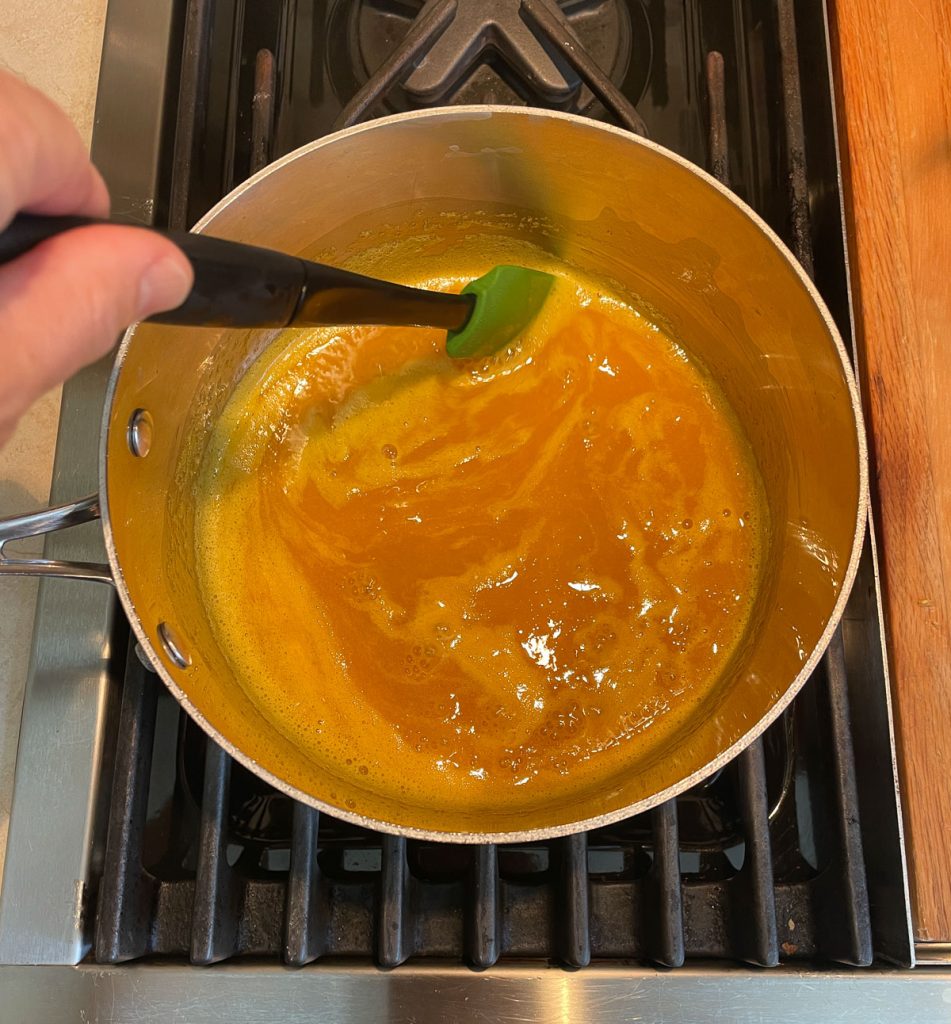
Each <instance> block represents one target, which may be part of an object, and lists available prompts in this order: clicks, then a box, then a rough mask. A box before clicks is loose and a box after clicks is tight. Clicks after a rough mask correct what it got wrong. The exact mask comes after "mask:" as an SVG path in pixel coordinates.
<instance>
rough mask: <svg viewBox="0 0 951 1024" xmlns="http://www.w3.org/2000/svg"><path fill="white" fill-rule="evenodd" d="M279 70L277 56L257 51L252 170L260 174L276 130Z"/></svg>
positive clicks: (269, 156) (252, 101)
mask: <svg viewBox="0 0 951 1024" xmlns="http://www.w3.org/2000/svg"><path fill="white" fill-rule="evenodd" d="M276 89H277V70H276V65H275V63H274V54H273V53H271V51H270V50H258V53H257V56H256V57H255V60H254V96H253V97H252V99H251V162H250V171H251V173H252V174H255V173H257V172H258V171H260V170H261V168H262V167H266V166H267V165H268V163H269V162H270V159H271V133H272V131H273V128H274V94H275V90H276Z"/></svg>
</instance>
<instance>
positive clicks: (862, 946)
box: [817, 629, 873, 967]
mask: <svg viewBox="0 0 951 1024" xmlns="http://www.w3.org/2000/svg"><path fill="white" fill-rule="evenodd" d="M823 661H824V665H825V670H826V674H827V676H828V694H829V717H830V722H831V725H832V737H833V742H832V761H833V772H834V779H835V785H834V786H833V787H832V788H833V793H834V800H835V830H836V833H837V836H836V838H837V840H838V844H837V845H838V847H839V856H838V859H837V862H836V865H835V868H834V869H833V870H830V871H829V872H827V873H826V874H825V875H823V876H822V877H820V878H819V879H818V882H817V892H818V893H819V895H820V897H821V907H822V911H821V913H820V921H821V924H822V927H821V929H820V932H819V934H820V936H821V938H822V943H821V948H822V951H823V953H825V955H826V956H828V957H829V958H830V959H832V960H839V961H841V962H842V963H847V964H855V965H856V966H858V967H865V966H867V965H868V964H870V963H871V962H872V959H873V953H872V922H871V911H870V908H869V900H868V886H867V882H866V878H865V860H864V857H863V855H862V833H861V830H860V827H859V802H858V792H857V791H856V785H855V758H854V755H853V751H852V730H851V726H850V721H849V719H850V715H849V699H848V685H847V682H846V678H845V654H844V651H843V648H842V632H841V630H840V629H837V630H836V631H835V633H834V634H833V635H832V641H831V642H830V644H829V648H828V650H827V651H826V654H825V658H824V659H823Z"/></svg>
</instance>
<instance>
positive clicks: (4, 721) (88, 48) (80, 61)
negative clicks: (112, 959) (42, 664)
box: [0, 0, 106, 873]
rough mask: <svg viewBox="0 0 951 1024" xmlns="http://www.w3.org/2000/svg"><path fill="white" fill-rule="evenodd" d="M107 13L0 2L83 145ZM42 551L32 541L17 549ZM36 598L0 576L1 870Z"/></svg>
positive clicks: (13, 65)
mask: <svg viewBox="0 0 951 1024" xmlns="http://www.w3.org/2000/svg"><path fill="white" fill-rule="evenodd" d="M105 11H106V2H105V0H65V2H64V0H12V2H11V0H0V66H2V67H5V68H7V69H9V70H11V71H14V72H16V73H17V74H19V75H20V76H21V77H23V78H25V79H26V80H27V81H28V82H30V83H32V84H33V85H35V86H36V87H37V88H39V89H42V90H43V91H44V92H46V93H47V94H48V95H50V96H51V97H52V98H53V99H54V100H56V102H57V103H59V104H60V106H62V107H63V108H64V109H65V110H66V112H67V113H68V114H69V115H70V117H72V119H73V120H74V121H75V122H76V124H77V126H78V127H79V129H80V131H81V132H82V134H83V137H84V138H85V139H86V141H87V144H88V142H89V139H90V137H91V134H92V124H93V113H94V110H95V101H96V82H97V78H98V75H99V54H100V50H101V48H102V30H103V24H104V19H105ZM59 398H60V396H59V391H58V390H57V391H55V392H52V393H51V394H49V395H46V396H45V397H44V398H43V399H41V400H40V401H39V402H37V403H36V405H35V406H34V407H33V408H32V409H31V410H30V411H29V413H28V414H27V415H26V416H25V417H24V419H23V420H22V421H21V423H20V425H19V427H18V428H17V431H16V433H15V434H14V436H13V438H12V439H11V440H10V441H9V442H8V443H7V445H6V447H5V448H3V449H0V516H5V515H10V514H12V513H15V512H23V511H25V510H27V509H30V508H35V507H37V506H39V505H44V504H45V503H46V501H47V498H48V497H49V486H50V473H51V470H52V465H53V448H54V444H55V440H56V428H57V419H58V414H59ZM40 549H41V544H40V543H39V542H34V543H32V544H31V545H27V546H25V547H22V548H20V549H19V550H24V551H32V552H39V551H40ZM35 603H36V583H35V582H33V581H32V580H26V579H13V578H6V579H3V580H0V873H2V869H3V854H4V850H5V847H6V834H7V822H8V819H9V810H10V796H11V791H12V783H13V768H14V762H15V759H16V743H17V733H18V731H19V725H20V707H21V704H22V698H23V683H24V680H25V678H26V671H27V664H28V661H29V653H30V640H31V637H32V631H33V610H34V605H35Z"/></svg>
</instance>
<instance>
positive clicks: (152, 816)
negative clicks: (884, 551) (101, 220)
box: [0, 0, 942, 1021]
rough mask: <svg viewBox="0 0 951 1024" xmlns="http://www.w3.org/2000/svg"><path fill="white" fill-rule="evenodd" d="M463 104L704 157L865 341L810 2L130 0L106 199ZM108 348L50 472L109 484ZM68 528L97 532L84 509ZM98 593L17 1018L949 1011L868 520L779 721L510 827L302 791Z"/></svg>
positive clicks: (18, 800)
mask: <svg viewBox="0 0 951 1024" xmlns="http://www.w3.org/2000/svg"><path fill="white" fill-rule="evenodd" d="M455 103H516V104H526V105H530V106H538V107H547V108H552V109H558V110H568V111H572V112H574V113H578V114H581V115H583V116H587V117H592V118H596V119H600V120H604V121H607V122H609V123H612V124H616V125H619V126H621V127H623V128H626V129H628V130H630V131H632V132H635V133H637V134H640V135H644V136H647V137H649V138H651V139H653V140H654V141H655V142H657V143H660V144H661V145H663V146H667V147H669V148H670V149H673V150H675V151H677V152H678V153H680V154H682V155H683V156H685V157H686V158H688V159H690V160H691V161H693V162H695V163H697V164H699V165H701V166H703V167H706V168H707V169H708V170H710V171H711V173H713V174H715V175H716V176H717V177H719V178H720V179H721V180H722V181H724V182H726V183H727V184H729V186H730V187H731V188H733V189H734V191H736V192H737V194H738V195H740V196H741V198H743V199H744V200H746V201H747V202H748V203H749V204H750V205H751V206H753V207H754V208H755V209H756V210H757V211H758V212H759V213H760V214H761V215H762V216H763V217H764V218H765V219H766V221H767V222H768V223H769V224H770V225H771V226H772V227H773V228H774V229H775V230H776V231H777V232H778V233H779V234H780V236H781V237H783V238H784V239H785V240H786V241H787V243H788V244H789V245H790V247H791V248H792V249H793V251H794V252H795V254H796V256H797V257H798V258H799V260H800V261H801V262H802V264H803V265H804V267H805V268H806V270H807V271H808V272H809V273H810V274H811V275H812V276H813V277H814V279H815V281H816V283H817V285H818V286H819V288H820V291H821V292H822V294H823V296H824V298H825V299H826V302H827V304H828V305H829V308H830V309H831V311H832V313H833V315H834V317H835V319H836V321H837V323H838V326H839V329H840V331H841V333H842V335H843V337H844V338H845V339H846V340H847V342H848V341H849V339H850V338H851V322H850V308H849V292H848V277H847V268H846V262H845V255H844V253H845V248H844V236H843V224H842V214H841V205H840V198H841V196H840V177H839V165H838V154H837V141H836V131H835V121H834V113H833V103H832V98H831V82H830V64H829V51H828V37H827V24H826V12H825V5H824V0H559V2H556V0H350V2H346V0H324V2H319V0H273V2H269V3H256V4H244V3H243V2H241V0H184V2H180V0H154V2H153V3H151V4H148V5H142V4H137V3H134V2H133V0H112V2H111V3H110V5H109V11H108V19H107V25H106V35H105V43H104V49H103V60H102V70H101V77H100V88H99V98H98V104H97V110H96V129H95V134H94V140H93V158H94V160H95V162H96V163H97V165H98V166H99V167H100V169H101V170H102V171H103V173H104V175H105V177H106V180H107V181H108V183H109V185H110V189H111V192H112V195H113V200H114V203H113V206H114V214H115V215H116V216H117V217H121V218H123V219H125V220H128V221H130V222H139V223H156V224H166V225H171V226H173V227H183V226H187V225H188V224H191V223H193V222H194V221H195V220H197V219H198V218H199V216H201V214H203V213H204V212H205V210H207V209H208V207H210V206H211V205H212V204H213V203H215V202H216V201H217V200H218V199H219V198H220V197H221V196H222V195H223V194H225V193H226V192H228V191H230V189H231V188H233V187H234V186H235V185H236V184H238V183H239V182H240V181H242V180H243V179H244V178H245V177H247V176H248V175H249V174H251V173H253V172H254V171H255V170H257V169H259V168H260V167H262V166H264V165H266V164H267V163H268V162H270V161H272V160H274V159H276V158H278V157H280V156H281V155H283V154H285V153H287V152H289V151H290V150H292V149H294V148H296V147H297V146H299V145H301V144H303V143H305V142H308V141H310V140H312V139H314V138H317V137H320V136H322V135H324V134H327V133H329V132H331V131H334V130H336V129H337V128H340V127H344V126H348V125H352V124H356V123H358V122H360V121H364V120H367V119H370V118H373V117H378V116H382V115H386V114H393V113H400V112H402V111H408V110H414V109H417V108H419V107H425V106H432V105H437V104H455ZM108 369H109V368H108V365H107V364H106V363H102V364H100V365H98V366H95V367H92V368H90V369H88V370H87V371H84V372H83V373H82V374H80V375H79V377H77V378H76V379H75V380H74V381H72V382H71V383H70V384H68V385H67V387H66V390H65V392H64V399H63V413H62V422H61V428H60V437H59V442H58V447H57V455H56V465H55V471H54V482H53V495H52V497H53V500H54V501H66V500H71V499H74V498H76V497H77V496H78V495H80V494H81V493H85V492H87V491H92V490H94V489H95V486H96V445H97V434H98V426H99V418H100V412H101V407H102V394H103V390H104V384H105V379H106V376H107V374H108ZM47 554H48V555H49V556H50V557H56V558H72V559H82V560H87V561H103V560H104V559H103V552H102V550H101V539H100V538H99V537H98V536H97V534H96V532H95V528H87V527H81V528H78V529H75V530H72V531H68V532H66V533H63V534H58V535H53V536H51V537H50V539H49V541H48V544H47ZM90 589H91V588H89V587H87V586H83V587H80V586H78V585H77V584H75V583H71V582H68V581H58V580H51V581H47V582H45V583H44V584H43V586H42V588H41V593H40V599H39V606H38V614H37V625H36V634H35V638H34V651H33V659H32V665H31V670H30V677H29V680H28V685H27V693H26V702H25V707H24V715H23V724H22V729H21V736H20V746H19V752H18V761H17V774H16V788H15V795H14V805H13V813H12V818H11V826H10V838H9V845H8V851H7V857H6V868H5V875H4V884H3V889H2V894H0V962H2V963H5V964H10V965H17V964H18V965H34V966H22V967H13V966H8V967H3V968H0V978H2V979H3V980H4V981H5V983H6V988H5V991H6V992H7V993H12V996H11V995H8V996H7V1000H8V1002H9V1000H10V999H11V998H12V1006H13V1008H14V1016H13V1019H17V1020H18V1019H21V1018H22V1019H24V1020H50V1021H56V1020H60V1019H62V1020H67V1019H75V1011H76V1009H77V1008H79V1009H80V1013H83V1012H85V1013H86V1014H87V1016H86V1017H85V1018H83V1019H94V1020H99V1021H112V1020H115V1021H119V1020H129V1019H132V1018H133V1017H138V1016H143V1015H144V1016H147V1017H149V1018H154V1019H162V1020H165V1019H168V1020H171V1019H188V1020H190V1021H205V1020H208V1021H212V1020H215V1021H217V1020H235V1019H241V1020H258V1019H260V1020H272V1019H274V1016H275V1015H276V1007H280V1008H281V1009H282V1011H283V1016H284V1017H285V1018H286V1019H288V1020H298V1019H299V1020H305V1019H306V1020H324V1019H326V1020H339V1019H362V1018H364V1017H367V1018H370V1017H372V1019H378V1020H394V1021H395V1020H414V1019H425V1020H441V1019H446V1020H448V1019H467V1018H473V1019H479V1018H484V1019H504V1018H506V1017H513V1018H517V1019H519V1020H535V1019H539V1020H542V1019H544V1020H551V1019H558V1018H561V1019H574V1018H578V1019H585V1018H597V1019H599V1020H614V1019H616V1020H628V1019H632V1016H633V1015H635V1014H644V1015H647V1016H652V1015H653V1016H654V1017H656V1018H657V1019H667V1018H670V1019H678V1020H685V1021H686V1020H697V1021H700V1020H710V1019H713V1018H714V1017H716V1016H718V1015H722V1011H723V1007H724V1005H725V1001H727V1000H728V1001H729V1005H730V1007H731V1011H730V1016H731V1017H732V1018H734V1019H736V1020H742V1019H749V1020H755V1019H767V1018H768V1019H771V1020H786V1019H789V1020H792V1019H797V1020H799V1019H802V1018H809V1017H810V1016H811V1017H814V1018H815V1019H829V1018H830V1017H833V1016H836V1017H837V1019H848V1014H850V1013H854V1014H856V1015H857V1014H858V1013H859V1012H861V1014H862V1017H863V1019H867V1018H868V1017H869V1016H871V1017H872V1018H873V1019H875V1016H876V1013H877V1014H879V1015H880V1016H881V1018H882V1019H886V1018H888V1017H890V1016H897V1015H898V1014H901V1016H902V1017H903V1019H907V1020H912V1019H919V1018H917V1017H916V1016H915V1014H916V1013H919V1012H920V1013H921V1014H922V1016H921V1017H920V1019H922V1020H926V1019H927V1020H933V1019H935V1018H936V1017H937V1016H938V1015H939V1014H940V1012H941V1011H940V1006H941V1004H942V992H941V987H940V983H938V982H936V981H934V980H929V977H928V976H927V975H923V974H922V973H921V972H913V973H907V972H906V973H896V972H897V971H898V970H899V969H900V968H902V967H909V966H911V965H912V964H913V962H914V948H913V944H912V940H911V931H910V918H909V908H908V893H907V879H906V872H905V860H904V849H903V842H902V831H901V817H900V809H899V804H898V788H897V778H896V774H895V761H894V744H893V734H892V725H891V713H890V702H889V694H888V683H887V677H886V671H885V667H884V666H885V658H884V650H883V637H882V630H881V617H880V592H879V588H878V579H877V571H876V562H875V552H874V550H873V546H872V542H871V541H868V542H867V544H866V550H865V553H864V555H863V560H862V565H861V568H860V571H859V577H858V580H857V582H856V586H855V589H854V591H853V595H852V598H851V600H850V603H849V606H848V610H847V612H846V615H845V619H844V621H843V623H842V626H841V627H840V629H839V631H838V632H837V634H836V636H835V638H834V640H833V642H832V644H831V646H830V648H829V651H828V653H827V655H826V657H825V658H824V659H823V661H822V663H821V665H820V667H819V668H818V670H817V671H816V673H815V674H814V677H813V678H812V679H811V680H810V681H809V683H808V684H807V685H806V687H805V688H804V689H803V691H802V693H801V695H800V696H799V697H798V698H797V700H796V701H795V702H794V704H793V705H792V707H791V708H790V710H789V711H787V712H786V713H785V714H784V716H783V717H782V718H781V719H780V720H779V721H778V722H777V723H776V724H774V725H773V726H772V727H771V728H770V729H769V730H768V731H767V733H766V734H765V735H764V737H763V738H762V739H761V740H758V741H757V742H756V743H754V744H753V746H752V747H750V748H749V749H748V750H747V751H746V752H744V753H743V754H742V755H741V756H740V757H738V758H737V759H736V760H735V761H734V762H733V763H732V764H730V765H728V766H727V767H726V768H724V769H722V770H721V771H720V772H719V773H718V774H717V775H715V776H713V777H711V778H709V779H707V780H706V781H705V782H703V783H702V784H701V785H699V786H697V787H695V788H694V789H693V790H691V791H690V792H688V793H686V794H685V795H683V796H681V797H679V798H678V799H676V800H673V801H670V802H669V803H667V804H665V805H663V806H661V807H659V808H657V809H655V810H654V811H653V812H651V813H649V814H645V815H640V816H638V817H635V818H632V819H630V820H628V821H625V822H622V823H620V824H618V825H613V826H610V827H607V828H603V829H598V830H596V831H593V832H589V833H583V834H580V835H577V836H572V837H568V838H565V839H557V840H551V841H548V842H538V843H530V844H517V845H500V846H483V847H461V846H453V845H447V844H433V843H425V842H418V841H413V840H409V841H408V840H406V839H403V838H399V837H394V836H388V835H382V834H380V833H375V832H371V831H368V830H366V829H361V828H358V827H356V826H353V825H349V824H346V823H343V822H340V821H336V820H333V819H332V818H330V817H328V816H326V815H319V814H318V813H317V812H316V811H314V810H312V809H309V808H306V807H304V806H302V805H297V804H295V803H293V802H292V801H291V800H290V799H289V798H287V797H285V796H283V795H282V794H279V793H277V792H275V791H274V790H272V789H271V788H270V787H269V786H267V785H266V784H265V783H263V782H261V781H259V780H258V779H257V778H256V777H254V776H252V775H250V774H249V773H248V772H247V771H246V770H245V769H243V768H242V767H240V766H238V765H236V764H233V763H232V762H231V760H230V758H228V757H227V755H225V754H224V753H223V752H222V751H221V750H220V748H218V747H217V746H215V745H214V744H213V743H212V742H211V741H209V740H208V739H206V737H205V736H204V734H203V733H201V732H200V731H199V730H198V728H197V727H196V726H195V725H194V724H193V723H192V722H191V721H190V720H188V719H187V718H186V717H185V715H184V713H183V712H181V711H180V709H179V707H178V705H177V704H176V703H175V701H174V700H173V699H172V698H171V696H170V695H169V694H168V693H167V692H166V691H165V690H164V688H163V687H162V686H161V684H160V682H159V681H158V680H157V678H156V677H155V676H154V675H153V674H152V673H151V672H150V671H149V670H148V669H147V667H146V665H145V664H144V663H143V661H142V660H140V659H139V657H138V656H137V654H136V649H135V644H134V641H133V640H132V639H130V636H129V629H128V624H127V623H126V622H125V620H124V618H123V616H122V613H121V610H120V609H119V607H118V603H117V601H116V600H115V598H114V595H113V594H112V593H111V591H110V590H108V589H107V588H105V587H102V588H101V589H98V590H97V591H96V592H95V593H90V592H89V590H90ZM209 964H218V965H219V966H216V967H215V968H213V969H202V967H201V966H199V965H209ZM35 965H50V966H47V967H45V968H42V969H41V968H39V967H37V966H35ZM52 965H60V966H52ZM288 967H295V968H298V969H297V970H294V971H289V970H288V969H287V968H288ZM767 967H769V968H773V970H771V971H764V970H761V969H758V968H767ZM819 977H821V978H822V979H825V980H826V981H828V982H829V985H828V986H826V985H817V984H816V981H817V978H819ZM896 977H900V978H902V979H904V980H905V981H906V982H908V983H912V982H911V979H914V981H913V984H914V985H915V986H916V987H915V990H914V991H915V993H916V999H915V1000H913V1001H912V1002H911V1003H909V1001H908V997H907V995H906V994H905V990H906V988H907V984H903V985H897V986H895V985H885V984H883V983H884V982H885V981H886V980H892V979H894V978H896ZM857 992H860V993H862V995H861V998H862V999H863V1000H871V1002H869V1003H866V1005H865V1007H864V1008H862V1009H861V1010H860V1006H859V1003H858V1002H857V998H856V993H857ZM18 1014H19V1016H18Z"/></svg>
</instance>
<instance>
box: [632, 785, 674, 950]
mask: <svg viewBox="0 0 951 1024" xmlns="http://www.w3.org/2000/svg"><path fill="white" fill-rule="evenodd" d="M651 834H652V836H653V841H654V844H653V845H654V850H653V852H654V859H653V861H652V863H651V871H650V879H649V881H650V898H649V899H648V901H647V907H648V914H649V917H648V920H646V921H643V922H641V923H640V924H641V927H642V928H643V930H644V931H645V932H646V934H647V936H648V940H647V941H648V946H647V954H648V956H649V957H650V958H651V960H653V961H654V963H657V964H661V965H662V966H664V967H680V966H681V965H682V964H683V962H684V907H683V892H682V888H681V878H680V851H679V842H678V831H677V801H676V800H668V801H667V802H666V803H663V804H661V805H660V806H659V807H655V808H654V810H653V811H651Z"/></svg>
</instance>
